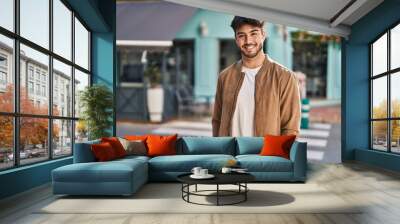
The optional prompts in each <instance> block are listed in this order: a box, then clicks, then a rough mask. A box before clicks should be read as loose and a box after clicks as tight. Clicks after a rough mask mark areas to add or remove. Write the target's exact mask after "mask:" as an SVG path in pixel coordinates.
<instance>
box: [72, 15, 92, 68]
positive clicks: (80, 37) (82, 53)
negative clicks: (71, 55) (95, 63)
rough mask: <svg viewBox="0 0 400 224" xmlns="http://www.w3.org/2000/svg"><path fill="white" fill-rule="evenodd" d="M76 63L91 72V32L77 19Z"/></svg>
mask: <svg viewBox="0 0 400 224" xmlns="http://www.w3.org/2000/svg"><path fill="white" fill-rule="evenodd" d="M75 63H76V64H78V65H80V66H82V67H83V68H86V69H88V70H89V32H88V31H87V30H86V28H85V27H84V26H83V25H82V23H81V22H79V20H78V19H77V18H75Z"/></svg>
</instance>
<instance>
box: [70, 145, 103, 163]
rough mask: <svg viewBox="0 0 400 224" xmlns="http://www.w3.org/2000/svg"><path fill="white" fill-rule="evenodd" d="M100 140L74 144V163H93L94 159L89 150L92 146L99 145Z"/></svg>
mask: <svg viewBox="0 0 400 224" xmlns="http://www.w3.org/2000/svg"><path fill="white" fill-rule="evenodd" d="M99 143H100V139H97V140H93V141H87V142H80V143H75V147H74V163H89V162H95V161H96V158H95V157H94V154H93V152H92V150H91V148H90V146H91V145H92V144H99Z"/></svg>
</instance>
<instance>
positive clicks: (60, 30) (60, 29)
mask: <svg viewBox="0 0 400 224" xmlns="http://www.w3.org/2000/svg"><path fill="white" fill-rule="evenodd" d="M53 17H54V19H53V51H54V52H55V53H57V54H59V55H61V56H63V57H65V58H66V59H68V60H71V51H72V49H71V48H72V43H71V38H72V24H71V23H72V22H71V18H72V12H71V11H70V10H69V9H68V8H67V7H66V6H65V5H64V4H63V3H62V2H61V1H60V0H53Z"/></svg>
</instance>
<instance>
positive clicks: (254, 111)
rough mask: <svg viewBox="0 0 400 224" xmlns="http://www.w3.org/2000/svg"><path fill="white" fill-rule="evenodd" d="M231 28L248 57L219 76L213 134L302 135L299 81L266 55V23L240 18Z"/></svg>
mask: <svg viewBox="0 0 400 224" xmlns="http://www.w3.org/2000/svg"><path fill="white" fill-rule="evenodd" d="M231 27H232V29H233V30H234V32H235V40H236V45H237V47H238V48H239V49H240V51H241V57H242V58H241V60H239V61H238V62H236V63H234V64H232V65H230V66H229V67H227V68H226V69H224V70H223V71H222V72H221V73H220V75H219V77H218V84H217V91H216V96H215V103H214V112H213V116H212V129H213V136H235V137H237V136H265V135H267V134H269V135H298V134H299V130H300V96H299V88H298V84H297V80H296V78H295V75H294V74H293V72H291V71H290V70H288V69H287V68H285V67H283V66H282V65H280V64H278V63H276V62H274V61H273V60H272V59H271V58H269V57H268V55H267V54H265V53H264V51H263V43H264V40H265V38H266V34H265V31H264V22H262V21H258V20H255V19H250V18H244V17H239V16H235V17H234V18H233V20H232V23H231Z"/></svg>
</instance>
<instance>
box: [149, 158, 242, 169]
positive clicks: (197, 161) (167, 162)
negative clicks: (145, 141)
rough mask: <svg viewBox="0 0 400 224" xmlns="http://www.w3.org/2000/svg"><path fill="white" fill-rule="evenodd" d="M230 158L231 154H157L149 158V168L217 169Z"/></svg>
mask: <svg viewBox="0 0 400 224" xmlns="http://www.w3.org/2000/svg"><path fill="white" fill-rule="evenodd" d="M230 159H235V158H234V157H233V156H231V155H222V154H220V155H218V154H211V155H207V154H205V155H174V156H157V157H154V158H152V159H150V160H149V170H150V171H152V172H154V171H163V172H171V171H173V172H190V171H191V170H192V168H193V167H197V166H199V167H203V168H205V169H209V171H212V172H216V171H219V170H220V169H221V168H222V167H223V166H224V165H225V164H226V163H227V161H228V160H230Z"/></svg>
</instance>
